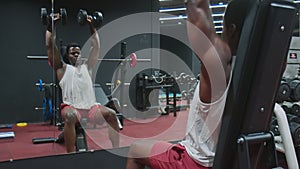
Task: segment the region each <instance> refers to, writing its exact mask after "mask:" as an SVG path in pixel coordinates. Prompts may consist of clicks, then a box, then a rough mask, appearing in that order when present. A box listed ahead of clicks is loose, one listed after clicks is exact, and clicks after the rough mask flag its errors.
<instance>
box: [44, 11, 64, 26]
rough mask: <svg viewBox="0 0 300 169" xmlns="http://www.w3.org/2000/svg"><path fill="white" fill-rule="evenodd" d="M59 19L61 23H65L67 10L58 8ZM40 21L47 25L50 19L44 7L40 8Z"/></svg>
mask: <svg viewBox="0 0 300 169" xmlns="http://www.w3.org/2000/svg"><path fill="white" fill-rule="evenodd" d="M59 15H60V20H61V23H62V24H63V25H65V24H67V10H66V9H65V8H60V9H59ZM41 21H42V24H43V25H48V24H49V21H50V15H48V13H47V9H46V8H41Z"/></svg>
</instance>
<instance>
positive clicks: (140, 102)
mask: <svg viewBox="0 0 300 169" xmlns="http://www.w3.org/2000/svg"><path fill="white" fill-rule="evenodd" d="M162 74H164V75H162ZM158 79H159V80H158ZM176 87H177V86H176V81H175V79H174V77H173V76H171V75H169V74H167V73H166V72H164V73H159V74H158V75H156V76H155V75H148V74H147V73H146V72H141V73H138V74H137V76H136V86H135V89H136V108H137V109H138V110H141V111H146V110H148V109H149V108H151V107H153V105H152V106H151V107H150V101H149V94H150V93H151V91H152V90H154V89H164V90H165V93H166V108H165V111H166V114H162V115H167V114H169V113H170V112H171V111H172V112H173V115H174V117H175V116H177V105H176V98H177V96H176ZM170 93H172V94H173V101H172V103H171V102H170V99H169V97H170V95H169V94H170Z"/></svg>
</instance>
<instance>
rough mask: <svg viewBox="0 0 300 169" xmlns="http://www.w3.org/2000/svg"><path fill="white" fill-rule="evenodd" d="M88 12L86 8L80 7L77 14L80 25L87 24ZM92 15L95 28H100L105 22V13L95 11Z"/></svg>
mask: <svg viewBox="0 0 300 169" xmlns="http://www.w3.org/2000/svg"><path fill="white" fill-rule="evenodd" d="M88 16H89V15H88V13H87V11H86V10H83V9H80V10H79V12H78V14H77V22H78V23H79V25H85V24H86V23H87V18H88ZM90 16H91V17H92V23H93V25H94V27H95V28H100V27H101V26H102V22H103V15H102V13H101V12H98V11H95V12H93V13H92V15H90Z"/></svg>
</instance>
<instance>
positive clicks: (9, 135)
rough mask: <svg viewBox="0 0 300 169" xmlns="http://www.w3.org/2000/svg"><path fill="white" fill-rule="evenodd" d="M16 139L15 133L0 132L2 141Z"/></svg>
mask: <svg viewBox="0 0 300 169" xmlns="http://www.w3.org/2000/svg"><path fill="white" fill-rule="evenodd" d="M6 138H15V133H14V132H13V131H7V132H0V139H6Z"/></svg>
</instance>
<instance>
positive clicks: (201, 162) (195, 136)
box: [126, 0, 248, 169]
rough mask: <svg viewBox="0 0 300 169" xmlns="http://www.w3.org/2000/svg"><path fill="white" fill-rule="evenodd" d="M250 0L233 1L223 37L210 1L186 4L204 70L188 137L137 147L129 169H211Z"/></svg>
mask: <svg viewBox="0 0 300 169" xmlns="http://www.w3.org/2000/svg"><path fill="white" fill-rule="evenodd" d="M246 1H248V0H232V1H231V2H230V3H229V4H228V6H227V9H226V12H225V16H224V22H223V25H224V27H223V36H222V37H221V36H219V35H218V34H217V33H216V31H215V29H214V24H213V18H212V13H211V10H210V7H209V5H210V3H209V0H187V2H186V6H187V15H188V21H189V22H188V23H187V30H188V36H189V40H190V43H191V46H192V48H193V50H194V51H195V53H196V54H197V57H198V58H199V60H200V62H201V70H200V82H199V84H198V86H197V88H196V91H195V95H194V98H193V101H192V103H191V108H190V112H189V117H188V123H187V129H186V136H185V138H184V139H183V140H182V141H180V142H179V143H177V144H171V143H168V142H163V141H150V140H146V141H138V142H136V143H133V144H132V146H131V148H130V150H129V155H128V160H127V166H126V169H142V168H145V166H150V167H151V168H152V169H174V168H180V169H192V168H199V169H201V168H202V169H204V168H210V167H212V165H213V160H214V156H215V151H216V147H217V141H218V136H219V132H220V125H221V117H222V114H223V111H224V106H225V102H226V96H227V91H228V88H229V85H228V84H229V83H230V80H231V72H232V68H233V60H234V59H233V58H234V57H233V56H235V55H236V50H237V46H238V43H239V39H240V33H241V30H242V27H243V22H244V19H245V17H246V15H247V8H248V4H247V3H246ZM195 28H197V29H195ZM207 41H209V42H208V43H207ZM216 72H217V73H216Z"/></svg>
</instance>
